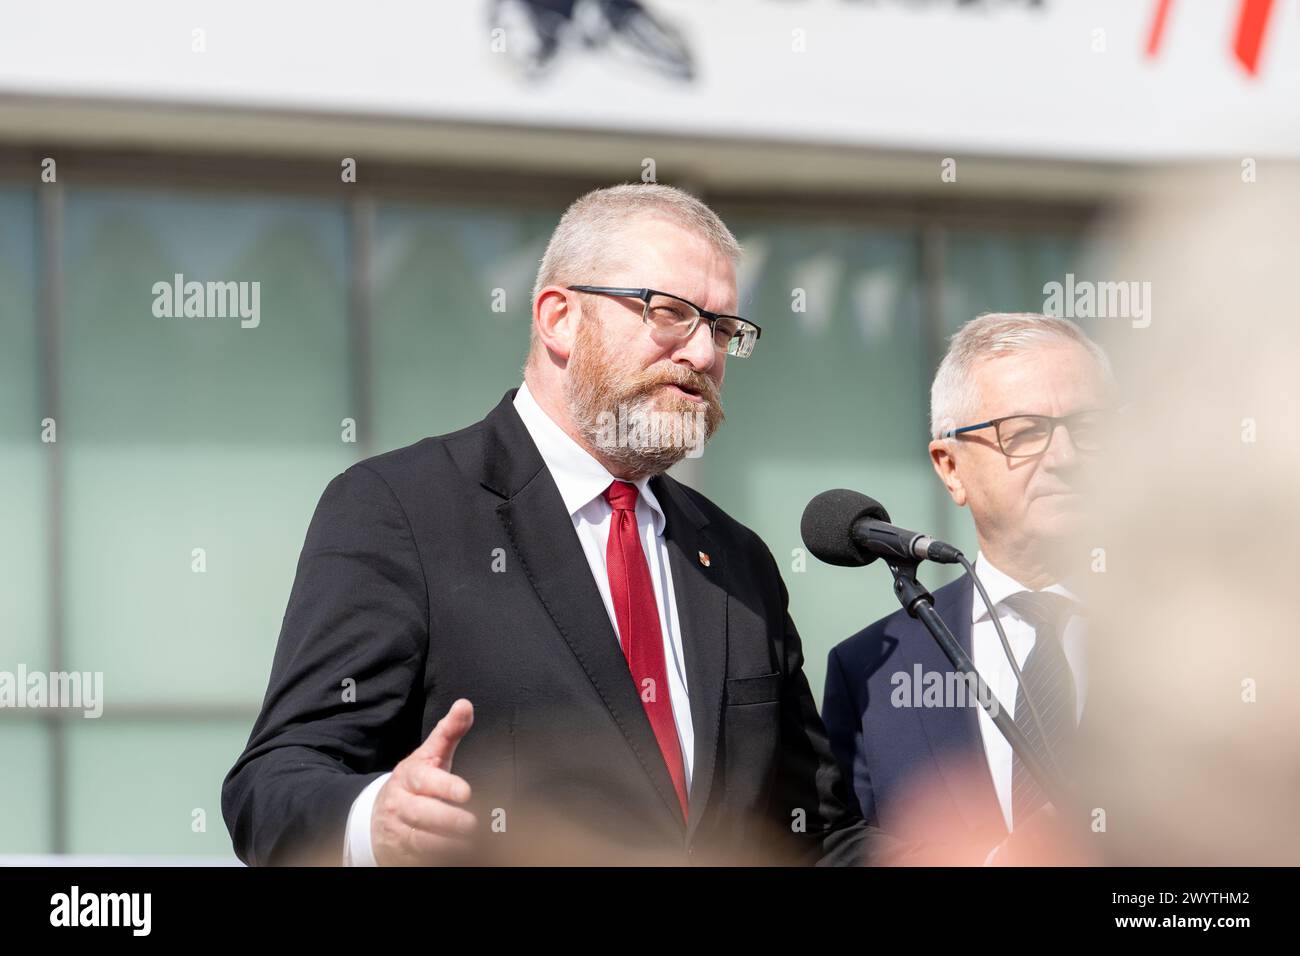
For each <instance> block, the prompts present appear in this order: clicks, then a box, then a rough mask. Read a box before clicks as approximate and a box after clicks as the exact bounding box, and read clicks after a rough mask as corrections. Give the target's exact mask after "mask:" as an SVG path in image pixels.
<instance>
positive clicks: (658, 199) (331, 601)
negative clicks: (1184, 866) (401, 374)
mask: <svg viewBox="0 0 1300 956" xmlns="http://www.w3.org/2000/svg"><path fill="white" fill-rule="evenodd" d="M739 254H740V249H739V247H738V245H737V243H736V240H735V239H734V237H733V236H732V235H731V233H730V232H729V231H728V229H727V227H726V226H725V225H724V224H723V223H722V222H721V220H720V219H718V217H717V216H716V215H715V214H714V213H713V212H712V211H711V210H710V209H708V208H707V207H706V206H705V205H703V204H702V203H700V202H699V201H698V200H696V199H694V198H692V197H690V196H689V195H687V194H685V193H683V192H680V191H678V190H676V189H672V188H669V187H665V186H660V185H624V186H617V187H613V188H610V189H604V190H597V191H595V192H593V193H590V194H588V195H586V196H583V197H582V198H581V199H579V200H578V201H577V202H575V203H574V204H573V205H572V206H571V207H570V208H569V210H568V211H567V212H566V213H565V214H564V216H563V218H562V219H561V220H560V223H559V225H558V226H557V228H556V230H555V232H554V234H553V235H552V237H551V240H550V242H549V244H548V246H547V249H546V253H545V255H544V257H543V259H542V262H541V267H540V270H539V273H538V276H537V282H536V285H535V287H534V291H533V315H532V342H531V346H530V349H529V354H528V360H527V363H526V365H525V368H524V383H523V385H521V386H520V387H519V388H518V389H515V390H511V391H510V392H507V393H506V395H505V397H504V398H503V399H502V401H501V403H500V404H499V405H498V406H497V407H496V408H495V409H494V410H493V411H491V412H490V413H489V414H488V415H487V417H486V418H485V419H483V420H482V421H481V422H478V423H477V424H474V425H471V426H470V427H468V428H466V429H464V430H462V431H459V432H455V433H453V434H450V435H445V436H442V437H438V438H428V439H425V440H423V441H421V442H418V443H417V444H415V445H412V446H410V447H408V448H404V449H400V450H398V451H394V452H390V453H388V454H385V455H380V456H378V457H376V458H372V459H370V460H368V461H365V462H361V463H360V464H358V465H355V466H353V467H352V468H350V469H348V470H347V471H346V472H344V473H343V474H342V475H340V476H339V477H337V478H335V479H334V481H333V482H331V484H330V485H329V487H328V488H327V489H326V491H325V494H324V496H323V497H322V499H321V502H320V504H319V506H318V508H317V511H316V515H315V517H314V518H313V520H312V524H311V528H310V529H309V531H308V534H307V540H306V544H305V545H304V547H303V551H302V556H301V559H300V561H299V565H298V572H297V578H296V581H295V583H294V587H293V592H292V594H291V596H290V599H289V606H288V610H287V612H286V614H285V618H284V624H283V629H282V631H281V634H280V639H279V645H278V647H277V650H276V655H275V661H274V664H273V667H272V672H271V678H270V684H269V687H268V689H267V693H266V698H265V701H264V703H263V707H262V712H261V714H260V716H259V717H258V720H257V722H256V724H255V726H254V728H253V731H252V734H251V737H250V739H249V742H248V746H247V748H246V750H245V752H244V754H243V755H242V756H241V757H240V758H239V760H238V761H237V762H236V764H235V766H234V767H233V768H232V770H231V771H230V773H229V775H228V776H227V778H226V781H225V786H224V788H223V793H222V808H223V812H224V815H225V818H226V822H227V825H228V826H229V828H230V832H231V835H232V838H233V840H234V845H235V850H236V852H237V853H238V855H239V856H240V858H241V859H243V860H244V861H246V862H248V863H250V864H276V863H285V862H298V861H304V860H310V861H313V862H338V861H339V860H340V859H343V860H344V861H345V862H348V863H351V864H354V865H366V864H374V863H378V864H381V865H390V864H425V863H437V862H450V861H454V862H467V861H468V862H485V861H494V862H496V861H503V862H530V863H531V862H536V863H555V862H566V863H567V862H592V863H595V862H601V863H609V862H617V863H635V862H653V863H665V862H666V863H674V862H693V863H698V862H710V863H720V862H721V863H728V862H767V863H785V862H831V863H857V862H861V861H862V859H863V857H864V853H865V851H866V849H867V846H866V845H867V843H868V842H871V841H873V840H875V839H876V838H877V837H878V834H877V833H876V832H875V831H873V830H871V829H869V828H867V827H866V826H865V824H864V823H863V822H862V820H861V818H860V816H859V815H858V814H857V812H856V810H855V809H850V808H851V807H852V800H851V797H850V795H849V793H848V791H847V789H846V788H845V786H844V783H843V781H842V779H841V777H840V775H839V772H838V770H837V768H836V765H835V761H834V758H833V757H832V755H831V751H830V749H829V746H828V743H827V740H826V734H825V730H824V728H823V726H822V723H821V719H820V717H819V716H818V713H817V709H816V706H815V703H814V700H813V697H812V694H811V693H810V691H809V687H808V682H807V680H806V678H805V677H804V673H803V656H802V650H801V644H800V640H799V635H798V633H797V631H796V630H795V627H794V624H793V623H792V621H791V620H790V617H789V615H788V613H787V610H786V605H787V595H786V590H785V586H784V584H783V583H782V581H781V577H780V574H779V572H778V569H777V566H776V563H775V561H774V560H773V559H772V556H771V554H770V553H769V551H768V549H767V548H766V546H765V545H764V544H763V542H762V541H761V540H760V539H759V538H758V537H757V536H756V535H755V534H754V533H753V532H752V531H750V530H749V529H748V528H745V527H744V526H742V525H741V524H739V523H738V522H736V521H735V520H734V519H732V518H731V517H729V516H728V515H727V514H726V513H724V512H723V511H722V510H721V509H720V508H718V507H717V506H716V505H715V504H713V503H712V502H711V501H709V500H708V499H707V498H705V497H704V496H703V495H701V494H699V493H698V492H696V491H694V490H692V489H690V488H687V487H686V486H684V485H682V484H680V483H678V482H677V481H675V480H674V479H672V478H670V477H668V476H667V475H666V474H664V472H665V470H666V469H667V468H669V467H670V466H671V465H673V464H674V463H676V462H677V461H679V460H680V459H681V458H682V457H684V456H685V455H686V454H688V453H691V452H692V451H694V450H697V449H698V448H699V447H700V446H701V445H702V443H703V442H704V441H706V440H707V439H708V437H709V436H710V435H712V434H713V432H714V431H715V430H716V429H717V428H718V426H719V425H720V424H721V422H722V418H723V415H722V405H721V401H720V392H721V388H722V381H723V372H724V370H725V367H726V362H727V359H728V357H734V358H743V357H744V356H746V355H748V354H749V353H750V351H751V350H752V349H753V347H754V345H755V343H756V341H757V340H758V338H759V329H758V327H757V326H756V325H754V324H753V323H751V322H748V321H746V320H745V319H743V318H740V317H738V316H736V315H735V314H734V313H735V312H736V311H737V301H736V300H737V289H736V274H735V262H736V260H737V258H738V257H739ZM651 423H654V426H655V427H650V425H651ZM665 423H667V424H668V425H669V426H672V425H673V423H676V427H663V426H664V424H665ZM453 759H454V769H453Z"/></svg>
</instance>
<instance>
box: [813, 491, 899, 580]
mask: <svg viewBox="0 0 1300 956" xmlns="http://www.w3.org/2000/svg"><path fill="white" fill-rule="evenodd" d="M862 518H874V519H876V520H877V521H884V522H888V521H889V512H888V511H886V510H885V507H884V505H882V504H881V503H880V502H879V501H876V500H875V499H874V498H868V497H867V496H866V495H864V494H862V493H861V492H857V491H850V490H849V489H847V488H834V489H832V490H831V491H823V492H822V493H821V494H820V495H818V496H817V497H815V498H814V499H813V500H812V501H810V502H808V507H806V508H804V509H803V519H802V520H801V521H800V522H799V535H800V537H802V538H803V543H804V546H805V547H806V548H807V549H808V550H809V551H811V552H812V553H813V556H814V557H816V558H817V559H818V560H821V561H825V562H826V563H827V564H835V565H838V566H840V567H842V568H856V567H860V566H862V565H864V564H870V563H871V562H872V561H874V560H875V555H871V554H864V553H863V552H862V551H861V549H859V548H858V546H857V544H855V543H854V541H853V526H854V525H855V524H857V522H858V521H859V520H860V519H862Z"/></svg>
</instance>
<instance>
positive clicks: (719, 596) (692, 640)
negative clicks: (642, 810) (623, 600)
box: [651, 475, 727, 839]
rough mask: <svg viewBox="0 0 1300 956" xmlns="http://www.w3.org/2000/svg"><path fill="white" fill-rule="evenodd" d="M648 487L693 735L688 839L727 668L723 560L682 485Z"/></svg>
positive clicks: (709, 780)
mask: <svg viewBox="0 0 1300 956" xmlns="http://www.w3.org/2000/svg"><path fill="white" fill-rule="evenodd" d="M651 484H652V486H653V490H654V493H655V497H657V498H658V499H659V504H660V506H661V507H662V508H663V509H664V519H665V522H664V539H665V542H666V545H667V549H668V563H669V566H670V567H671V569H672V576H673V591H674V592H675V595H676V598H677V616H678V620H679V622H680V623H681V630H682V634H681V636H682V652H683V653H684V654H685V656H686V687H687V691H688V693H689V696H690V701H691V726H692V728H693V730H694V733H695V760H694V763H693V765H692V772H691V792H690V804H689V806H690V813H689V827H688V839H689V838H690V836H692V835H694V833H695V830H696V827H697V826H698V825H699V821H700V817H701V815H702V814H703V812H704V808H705V807H706V806H707V805H708V800H709V791H710V789H711V788H712V785H713V777H714V772H715V769H716V763H717V755H718V733H719V727H720V725H721V721H722V685H723V681H724V680H725V679H726V667H727V591H726V589H725V586H724V584H725V581H726V577H725V575H726V558H727V555H726V553H725V551H724V549H723V548H722V547H721V546H720V545H719V544H718V543H717V541H716V540H715V539H714V538H713V537H712V536H711V535H710V529H709V527H708V518H707V517H705V515H704V513H703V512H702V511H700V509H699V508H697V507H696V506H695V503H694V502H692V501H691V499H690V496H689V495H688V494H687V493H686V490H685V489H684V488H683V486H682V485H680V484H679V483H677V482H676V481H674V480H673V479H671V478H669V477H667V476H664V475H661V476H659V477H657V478H655V479H653V480H652V482H651ZM702 555H703V556H705V557H701V556H702ZM705 560H707V561H708V565H707V566H706V565H705V564H704V561H705Z"/></svg>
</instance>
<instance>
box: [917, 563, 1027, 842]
mask: <svg viewBox="0 0 1300 956" xmlns="http://www.w3.org/2000/svg"><path fill="white" fill-rule="evenodd" d="M974 592H975V587H974V585H973V584H972V583H971V579H970V575H964V576H963V577H962V578H960V579H959V580H958V581H957V582H955V584H954V585H952V586H950V587H945V588H940V589H939V591H938V592H937V594H936V595H935V601H934V609H935V610H936V611H938V612H939V616H940V617H941V618H943V621H944V623H945V624H947V625H948V627H949V628H950V629H951V630H952V632H953V635H954V636H955V637H956V638H957V642H958V643H959V644H960V645H961V648H962V650H964V651H965V652H966V654H967V656H968V657H972V659H973V656H974V655H973V653H972V631H973V628H972V626H971V601H972V599H973V596H974ZM910 623H911V624H912V625H913V626H914V628H915V630H916V631H917V632H918V633H916V634H915V635H914V639H916V640H920V641H923V642H924V645H925V652H924V653H922V654H920V655H918V657H919V659H920V660H921V661H922V662H923V666H924V667H925V669H926V670H927V671H931V670H933V671H935V672H938V673H946V672H949V671H952V669H953V667H952V663H951V662H950V661H949V660H948V658H947V656H946V655H945V654H944V653H943V651H941V650H940V649H939V646H938V645H937V644H936V643H935V640H934V638H933V637H932V636H931V634H930V632H929V631H927V630H926V629H925V625H923V624H922V623H921V622H920V621H910ZM970 703H971V704H972V706H967V707H918V708H914V710H915V712H916V714H917V716H918V717H919V718H920V720H921V726H922V728H923V729H924V730H925V734H926V737H927V738H928V739H929V742H930V751H931V753H933V754H935V755H942V754H944V753H945V752H948V753H952V752H954V751H955V753H956V754H958V755H959V757H960V758H961V759H959V760H956V761H954V760H952V759H940V760H939V770H940V773H942V774H943V776H944V781H945V783H946V784H947V786H948V790H949V792H950V793H951V794H952V795H953V798H954V801H955V803H956V805H957V808H958V811H959V812H960V813H961V815H962V817H963V818H964V819H965V820H966V822H967V825H969V826H970V827H972V828H974V829H981V830H982V829H987V828H989V827H1000V828H1002V829H1005V828H1006V823H1005V820H1004V819H1003V817H1002V809H1001V806H1000V804H999V803H998V795H997V791H996V790H995V789H994V787H993V775H992V773H990V771H989V764H988V759H987V757H986V755H985V751H984V739H983V737H982V736H981V734H980V726H979V711H980V705H979V703H978V702H975V701H971V702H970ZM974 768H978V769H975V770H974V777H973V778H972V777H971V776H970V774H971V773H972V770H973V769H974Z"/></svg>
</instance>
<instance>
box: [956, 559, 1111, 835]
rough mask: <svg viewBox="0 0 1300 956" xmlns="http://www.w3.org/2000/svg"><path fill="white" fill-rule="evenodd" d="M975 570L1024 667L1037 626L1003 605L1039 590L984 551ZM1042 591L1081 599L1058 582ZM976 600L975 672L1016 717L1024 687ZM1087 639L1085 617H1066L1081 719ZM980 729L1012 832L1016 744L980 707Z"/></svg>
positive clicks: (1067, 652)
mask: <svg viewBox="0 0 1300 956" xmlns="http://www.w3.org/2000/svg"><path fill="white" fill-rule="evenodd" d="M975 571H976V573H977V574H978V575H979V578H980V580H981V581H983V582H984V587H985V589H986V590H987V591H988V592H989V599H990V600H991V601H992V602H993V605H994V607H996V608H997V612H998V619H999V620H1001V621H1002V629H1003V630H1005V631H1006V632H1007V643H1008V644H1010V645H1011V653H1013V654H1014V655H1015V657H1016V664H1017V665H1018V666H1019V667H1020V668H1021V669H1023V668H1024V666H1025V659H1026V658H1028V657H1029V652H1030V651H1031V650H1033V648H1034V626H1033V625H1032V624H1030V623H1029V622H1028V621H1026V620H1025V619H1024V618H1022V617H1021V616H1020V615H1019V614H1017V613H1016V612H1015V611H1014V610H1012V609H1011V608H1010V607H1008V606H1007V605H1005V604H1003V603H1002V602H1003V601H1005V600H1006V599H1007V598H1008V597H1010V596H1011V595H1013V594H1015V593H1017V592H1019V591H1032V590H1033V588H1027V587H1025V586H1024V585H1023V584H1021V583H1019V582H1018V581H1016V580H1015V579H1014V578H1012V577H1010V576H1008V575H1006V574H1004V573H1002V572H1001V571H999V570H998V569H997V568H995V567H994V566H993V565H992V564H990V563H989V562H988V559H987V558H985V557H984V555H983V554H982V553H981V554H979V555H977V556H976V558H975ZM1042 590H1044V591H1050V592H1052V593H1055V594H1061V595H1064V596H1065V597H1068V598H1070V599H1071V600H1074V601H1076V602H1077V601H1078V598H1077V597H1076V596H1075V595H1074V594H1073V593H1071V592H1070V591H1069V590H1068V589H1066V588H1065V587H1063V586H1062V585H1060V584H1053V585H1052V586H1051V587H1047V588H1043V589H1042ZM972 598H973V601H972V603H971V658H972V659H973V660H974V662H975V669H976V670H977V671H979V672H980V676H981V677H983V678H984V682H985V683H986V684H988V685H989V689H990V690H992V691H993V695H994V696H995V697H997V699H998V700H999V701H1000V702H1001V704H1002V706H1003V707H1004V708H1005V709H1006V711H1007V713H1008V715H1009V716H1011V717H1012V718H1014V717H1015V716H1016V714H1015V708H1016V690H1017V687H1018V682H1017V681H1016V675H1015V672H1014V671H1012V670H1011V665H1010V664H1009V663H1008V662H1007V655H1006V652H1005V651H1004V650H1003V649H1002V642H1001V641H1000V640H998V632H997V629H996V628H995V627H994V626H993V619H992V618H991V617H989V614H988V611H987V610H985V608H984V602H983V601H982V600H980V595H979V591H974V592H973V593H972ZM1084 637H1085V635H1084V621H1083V618H1082V616H1081V615H1079V614H1071V615H1070V616H1069V617H1068V618H1067V619H1066V622H1065V630H1064V632H1063V634H1062V637H1061V642H1062V647H1063V648H1064V650H1065V658H1066V660H1067V661H1069V662H1070V671H1071V672H1072V673H1073V675H1074V691H1075V701H1076V708H1075V720H1076V721H1078V720H1079V719H1080V718H1081V717H1082V716H1083V698H1084V693H1085V690H1086V687H1087V682H1086V680H1085V677H1086V674H1085V671H1084V664H1085V659H1084ZM979 727H980V736H981V737H982V738H983V740H984V755H985V757H986V758H987V759H988V762H989V771H990V772H991V773H992V774H993V787H994V789H995V790H996V791H997V795H998V803H999V804H1001V806H1002V818H1003V819H1004V820H1005V821H1006V824H1007V829H1008V830H1010V829H1011V822H1012V821H1011V764H1012V756H1013V754H1012V751H1011V745H1010V744H1009V743H1007V739H1006V738H1005V737H1003V736H1002V731H1000V730H998V728H997V725H996V724H994V723H993V718H991V717H990V716H989V715H988V713H987V712H986V711H985V710H984V708H983V707H980V708H979Z"/></svg>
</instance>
